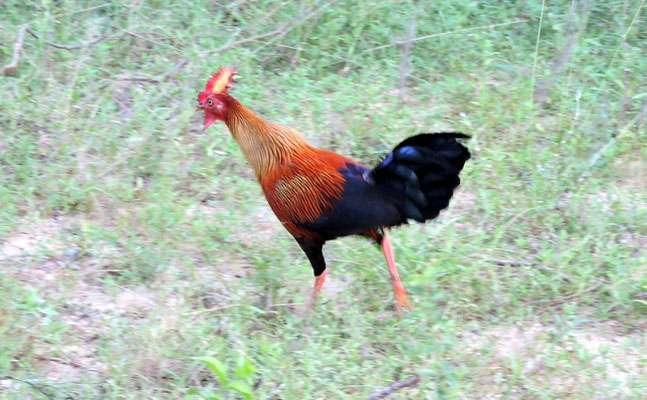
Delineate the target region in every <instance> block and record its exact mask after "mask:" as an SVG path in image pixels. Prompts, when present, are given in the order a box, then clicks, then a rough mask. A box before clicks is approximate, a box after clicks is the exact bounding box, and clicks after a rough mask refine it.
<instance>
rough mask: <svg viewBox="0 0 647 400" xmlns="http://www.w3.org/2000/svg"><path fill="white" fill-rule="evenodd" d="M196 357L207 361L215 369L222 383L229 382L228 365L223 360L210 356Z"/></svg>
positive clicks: (210, 367)
mask: <svg viewBox="0 0 647 400" xmlns="http://www.w3.org/2000/svg"><path fill="white" fill-rule="evenodd" d="M196 359H197V360H199V361H202V362H203V363H205V365H206V366H207V367H209V369H211V370H212V371H213V373H214V374H215V375H216V376H217V377H218V380H219V381H220V384H221V385H223V386H224V385H226V384H227V366H225V364H223V362H222V361H220V360H218V359H217V358H215V357H210V356H204V357H196Z"/></svg>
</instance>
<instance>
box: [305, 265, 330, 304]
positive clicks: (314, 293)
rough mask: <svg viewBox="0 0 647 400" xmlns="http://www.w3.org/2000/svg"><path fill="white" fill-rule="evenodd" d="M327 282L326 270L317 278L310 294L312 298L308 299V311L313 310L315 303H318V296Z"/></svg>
mask: <svg viewBox="0 0 647 400" xmlns="http://www.w3.org/2000/svg"><path fill="white" fill-rule="evenodd" d="M325 280H326V270H325V269H324V271H323V272H322V273H321V275H319V276H315V285H314V286H313V287H312V293H310V298H309V299H308V303H307V304H306V311H310V310H312V307H314V304H315V301H317V295H318V294H319V292H321V287H322V286H323V284H324V281H325Z"/></svg>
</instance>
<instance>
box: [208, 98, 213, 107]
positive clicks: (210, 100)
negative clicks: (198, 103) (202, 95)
mask: <svg viewBox="0 0 647 400" xmlns="http://www.w3.org/2000/svg"><path fill="white" fill-rule="evenodd" d="M207 104H208V105H209V107H211V106H212V105H213V100H212V99H209V100H207Z"/></svg>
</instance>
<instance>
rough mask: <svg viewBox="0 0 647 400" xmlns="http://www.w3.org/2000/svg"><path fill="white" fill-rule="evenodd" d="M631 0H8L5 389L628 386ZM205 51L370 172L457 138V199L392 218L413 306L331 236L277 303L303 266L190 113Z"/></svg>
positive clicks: (62, 392) (585, 390)
mask: <svg viewBox="0 0 647 400" xmlns="http://www.w3.org/2000/svg"><path fill="white" fill-rule="evenodd" d="M644 5H645V1H644V0H607V1H587V0H572V1H546V2H543V1H537V0H525V1H505V2H503V1H494V0H491V1H490V0H488V1H472V2H468V1H465V2H463V1H461V2H459V1H434V2H412V1H409V2H407V1H372V0H368V1H366V0H361V1H359V0H329V1H322V0H300V1H264V0H259V1H252V0H237V1H188V0H179V1H169V0H147V1H134V2H132V1H110V0H90V1H66V0H42V1H13V0H9V1H3V2H2V5H0V66H3V69H2V75H3V76H0V92H1V93H2V96H1V97H0V109H1V110H2V111H1V112H0V129H1V137H0V240H1V241H2V242H1V244H0V257H1V258H0V293H2V295H0V338H1V340H0V398H1V399H39V398H49V399H67V398H73V399H85V398H102V399H172V398H182V397H184V396H188V397H197V398H199V397H200V396H206V397H207V398H209V397H213V398H237V397H238V396H242V397H245V398H251V397H250V396H254V397H255V398H259V399H335V398H340V399H341V398H358V399H361V398H366V397H367V396H370V394H371V393H374V392H375V391H377V390H378V389H379V388H381V387H385V386H387V385H389V384H391V383H393V382H395V381H399V380H402V379H406V378H409V377H415V376H418V377H419V383H418V384H417V385H414V386H411V387H406V388H403V389H401V390H399V391H397V392H394V393H392V394H391V395H390V398H394V399H397V398H400V399H405V398H416V399H418V398H420V399H422V398H428V399H451V398H457V399H467V398H486V399H495V398H509V399H551V398H561V399H612V398H613V399H620V398H622V399H638V398H644V394H645V393H647V359H646V355H647V341H646V333H645V332H646V331H647V318H646V312H647V268H646V265H647V252H646V250H645V248H646V247H647V239H646V238H647V177H646V176H647V174H646V167H647V129H646V122H645V117H646V115H647V80H646V79H645V77H646V76H647V57H646V55H647V18H646V16H645V14H646V13H647V11H646V10H645V8H644ZM219 65H234V66H235V67H236V68H237V71H238V73H239V77H238V83H237V84H236V85H235V86H234V88H233V89H232V93H233V94H234V95H235V96H236V97H237V98H238V99H240V100H241V101H242V102H243V103H245V104H247V105H248V106H249V107H251V108H252V109H253V110H255V111H257V112H258V113H261V114H263V115H265V116H267V117H268V118H270V119H272V120H276V121H279V122H281V123H284V124H287V125H290V126H292V127H295V128H297V129H298V130H300V131H301V132H303V133H304V134H305V136H306V137H307V138H308V139H309V140H311V142H313V143H314V144H316V145H318V146H321V147H325V148H329V149H332V150H335V151H337V152H340V153H343V154H345V155H348V156H351V157H353V158H355V159H358V160H361V161H363V162H365V163H367V164H373V163H375V162H377V161H378V160H379V159H380V157H381V156H382V155H383V154H385V152H387V151H388V150H389V149H390V148H391V147H392V146H393V145H394V144H396V143H397V142H398V141H400V140H402V139H403V138H405V137H406V136H409V135H412V134H414V133H417V132H423V131H424V132H428V131H440V130H459V131H464V132H466V133H469V134H471V135H472V136H473V138H472V140H471V141H470V143H469V144H470V147H471V149H472V151H473V155H474V157H473V159H472V160H471V161H470V162H469V165H468V166H467V167H466V170H465V172H464V175H463V176H464V179H463V184H462V186H461V188H460V190H459V191H458V192H457V194H456V196H455V198H454V201H453V202H452V204H451V206H450V208H449V210H448V211H446V212H445V213H444V214H442V216H441V217H440V218H439V219H438V220H437V221H434V222H433V223H429V224H426V225H419V224H414V225H410V226H405V227H402V228H400V229H397V230H395V231H394V232H393V233H392V237H393V241H394V245H395V254H396V260H397V261H398V264H399V268H400V271H401V275H402V277H403V281H404V284H405V287H406V288H407V289H408V290H409V291H410V299H411V300H412V303H413V304H414V310H413V312H411V313H407V314H405V316H404V317H403V318H402V319H397V318H395V317H394V315H393V311H392V298H391V290H390V285H389V283H388V273H387V270H386V266H385V263H384V261H383V259H382V255H381V253H380V252H379V251H378V250H377V249H376V248H375V247H374V246H372V245H371V244H370V243H368V242H366V241H363V240H361V239H354V238H347V239H343V240H338V241H336V242H333V243H331V244H329V245H328V246H327V248H326V252H325V253H326V255H327V257H328V260H329V271H330V273H329V280H328V281H327V282H326V285H325V290H324V294H323V297H322V301H321V302H320V304H319V305H318V306H317V308H316V311H315V312H313V313H311V314H309V315H307V316H305V317H300V316H298V315H297V314H298V311H299V310H300V309H301V307H302V304H301V303H303V301H304V299H305V296H306V293H307V290H308V289H307V288H309V287H310V285H311V283H312V282H311V281H312V272H311V268H310V266H309V264H308V262H307V260H306V259H305V257H304V256H303V254H302V253H301V251H300V249H299V248H298V246H297V245H296V243H295V242H294V241H293V240H292V239H291V238H290V237H289V235H288V234H287V233H286V232H285V231H284V230H283V228H282V227H281V226H280V225H279V224H278V222H277V221H276V219H275V217H274V216H273V215H272V213H271V211H270V210H269V208H268V206H267V205H266V203H265V200H264V198H263V196H262V193H261V191H260V189H259V188H258V185H257V184H256V182H255V181H254V178H253V176H252V173H251V169H250V167H249V166H248V165H247V164H246V163H245V161H244V159H243V157H242V155H241V153H240V151H239V149H238V148H237V146H236V144H235V143H234V141H233V140H231V138H230V137H229V134H228V132H227V131H226V127H225V126H224V125H223V124H216V125H214V127H213V128H210V129H209V130H208V131H207V132H202V130H201V126H202V123H201V115H200V114H199V113H196V112H195V110H194V109H193V107H194V104H195V97H196V95H197V93H198V92H199V91H200V90H201V89H202V88H203V87H204V84H205V81H206V80H207V78H208V77H209V75H210V73H211V72H212V71H213V70H214V69H216V68H217V67H218V66H219ZM203 356H211V357H213V359H211V358H208V359H198V357H203ZM214 359H215V360H216V362H217V363H220V364H218V365H217V366H219V367H221V369H224V368H229V370H228V371H224V372H223V371H221V372H223V373H224V376H225V378H227V379H228V382H229V383H228V384H222V383H220V382H219V380H220V379H222V377H215V376H214V375H212V373H211V372H210V370H209V369H208V368H207V366H206V365H205V362H206V364H209V362H208V361H211V362H212V364H213V362H214V361H213V360H214ZM205 360H206V361H205ZM236 365H237V367H236V368H235V367H234V366H236ZM212 367H213V365H212ZM215 369H216V370H218V368H215ZM231 377H237V378H236V379H237V380H236V381H235V382H238V384H234V385H232V384H231V382H234V380H232V378H231ZM236 386H237V387H236ZM249 392H253V395H252V394H250V393H249ZM210 393H211V394H210Z"/></svg>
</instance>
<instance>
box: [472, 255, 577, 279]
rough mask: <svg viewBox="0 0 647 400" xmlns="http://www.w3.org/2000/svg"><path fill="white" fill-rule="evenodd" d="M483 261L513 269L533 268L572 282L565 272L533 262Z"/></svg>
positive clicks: (498, 259)
mask: <svg viewBox="0 0 647 400" xmlns="http://www.w3.org/2000/svg"><path fill="white" fill-rule="evenodd" d="M481 259H482V260H483V261H488V262H491V263H493V264H496V265H500V266H506V265H509V266H511V267H532V268H535V269H538V270H542V271H546V272H550V273H552V274H555V273H556V274H559V276H560V277H561V278H562V279H564V280H565V281H569V282H570V281H571V278H570V276H568V275H567V274H565V273H563V272H558V271H557V270H555V268H551V267H546V266H544V265H540V264H537V263H532V262H529V261H521V260H503V259H500V258H481Z"/></svg>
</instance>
